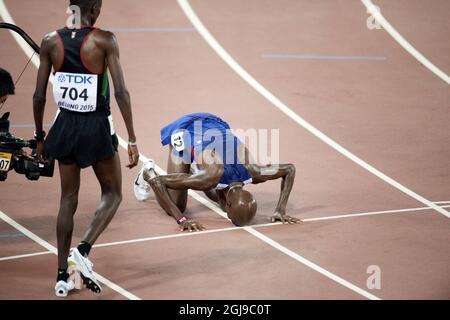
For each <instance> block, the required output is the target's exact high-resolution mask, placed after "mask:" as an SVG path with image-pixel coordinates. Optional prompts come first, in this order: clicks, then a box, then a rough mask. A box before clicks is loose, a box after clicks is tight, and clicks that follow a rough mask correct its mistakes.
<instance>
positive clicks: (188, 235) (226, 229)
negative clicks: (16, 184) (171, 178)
mask: <svg viewBox="0 0 450 320" xmlns="http://www.w3.org/2000/svg"><path fill="white" fill-rule="evenodd" d="M443 207H444V208H450V205H447V206H443ZM425 210H430V208H428V207H422V208H408V209H397V210H386V211H372V212H363V213H352V214H345V215H337V216H326V217H318V218H310V219H303V220H302V221H303V222H314V221H324V220H334V219H345V218H354V217H363V216H373V215H381V214H394V213H408V212H417V211H425ZM280 225H282V224H281V222H276V223H263V224H255V225H251V226H250V227H252V228H263V227H273V226H280ZM243 228H245V227H229V228H221V229H213V230H206V231H202V232H192V233H176V234H169V235H165V236H156V237H145V238H138V239H132V240H124V241H115V242H105V243H101V244H96V245H94V248H104V247H111V246H118V245H125V244H132V243H139V242H147V241H155V240H164V239H171V238H180V237H190V236H197V235H202V234H209V233H218V232H227V231H234V230H240V229H243ZM52 253H53V252H50V251H42V252H36V253H29V254H22V255H17V256H9V257H3V258H0V261H7V260H15V259H22V258H28V257H33V256H40V255H45V254H52Z"/></svg>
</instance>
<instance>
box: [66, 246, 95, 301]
mask: <svg viewBox="0 0 450 320" xmlns="http://www.w3.org/2000/svg"><path fill="white" fill-rule="evenodd" d="M67 262H68V264H69V268H70V267H75V268H76V269H77V270H78V271H79V272H80V276H81V279H82V280H83V283H84V285H85V286H86V288H88V289H89V290H91V291H93V292H95V293H100V292H102V287H101V286H100V283H99V282H98V280H97V278H96V277H95V275H94V271H93V270H92V267H93V266H94V264H93V263H92V262H91V261H90V260H89V259H88V258H87V257H83V256H82V255H81V253H80V251H78V248H73V249H71V250H70V254H69V258H68V259H67Z"/></svg>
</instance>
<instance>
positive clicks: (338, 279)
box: [244, 227, 381, 300]
mask: <svg viewBox="0 0 450 320" xmlns="http://www.w3.org/2000/svg"><path fill="white" fill-rule="evenodd" d="M244 229H245V230H246V231H247V232H249V233H250V234H252V235H254V236H255V237H257V238H258V239H261V240H262V241H264V242H265V243H267V244H269V245H270V246H272V247H274V248H275V249H277V250H279V251H281V252H283V253H284V254H286V255H288V256H289V257H291V258H292V259H295V260H297V261H298V262H300V263H302V264H304V265H306V266H307V267H309V268H311V269H313V270H315V271H317V272H319V273H321V274H322V275H324V276H325V277H327V278H329V279H331V280H333V281H335V282H337V283H339V284H340V285H342V286H344V287H346V288H348V289H350V290H352V291H354V292H356V293H358V294H360V295H362V296H364V297H366V298H368V299H370V300H381V299H380V298H378V297H377V296H375V295H373V294H371V293H369V292H367V291H366V290H363V289H361V288H359V287H357V286H355V285H354V284H352V283H350V282H348V281H347V280H345V279H342V278H341V277H338V276H337V275H335V274H334V273H331V272H329V271H328V270H325V269H324V268H322V267H321V266H319V265H317V264H315V263H314V262H311V261H310V260H308V259H306V258H304V257H302V256H301V255H299V254H297V253H295V252H293V251H291V250H289V249H288V248H286V247H285V246H282V245H281V244H279V243H278V242H276V241H274V240H272V239H271V238H269V237H267V236H266V235H264V234H262V233H261V232H259V231H256V230H255V229H253V228H250V227H245V228H244Z"/></svg>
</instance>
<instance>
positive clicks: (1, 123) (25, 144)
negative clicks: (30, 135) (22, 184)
mask: <svg viewBox="0 0 450 320" xmlns="http://www.w3.org/2000/svg"><path fill="white" fill-rule="evenodd" d="M8 118H9V112H7V113H5V114H4V115H3V116H2V117H1V118H0V181H5V180H6V179H7V178H8V171H10V170H12V169H14V171H16V172H17V173H18V174H23V175H25V176H26V177H27V179H28V180H32V181H36V180H38V179H39V178H40V177H41V176H42V177H53V172H54V169H55V161H54V159H48V160H49V163H48V164H46V165H45V164H42V163H40V162H39V160H38V159H37V157H36V140H34V139H32V140H24V139H20V138H17V137H15V136H14V135H12V134H11V133H10V132H9V120H8ZM22 148H30V149H32V150H33V153H32V156H31V157H29V156H26V155H24V154H23V153H22Z"/></svg>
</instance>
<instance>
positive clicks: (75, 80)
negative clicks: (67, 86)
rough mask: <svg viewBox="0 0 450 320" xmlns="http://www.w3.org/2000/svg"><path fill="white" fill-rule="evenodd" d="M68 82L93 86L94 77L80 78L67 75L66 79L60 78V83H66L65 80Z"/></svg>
mask: <svg viewBox="0 0 450 320" xmlns="http://www.w3.org/2000/svg"><path fill="white" fill-rule="evenodd" d="M66 78H67V80H68V82H69V83H75V84H87V83H88V84H92V78H93V76H80V75H71V74H66V76H65V77H64V79H61V77H60V78H59V81H60V82H65V80H66Z"/></svg>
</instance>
